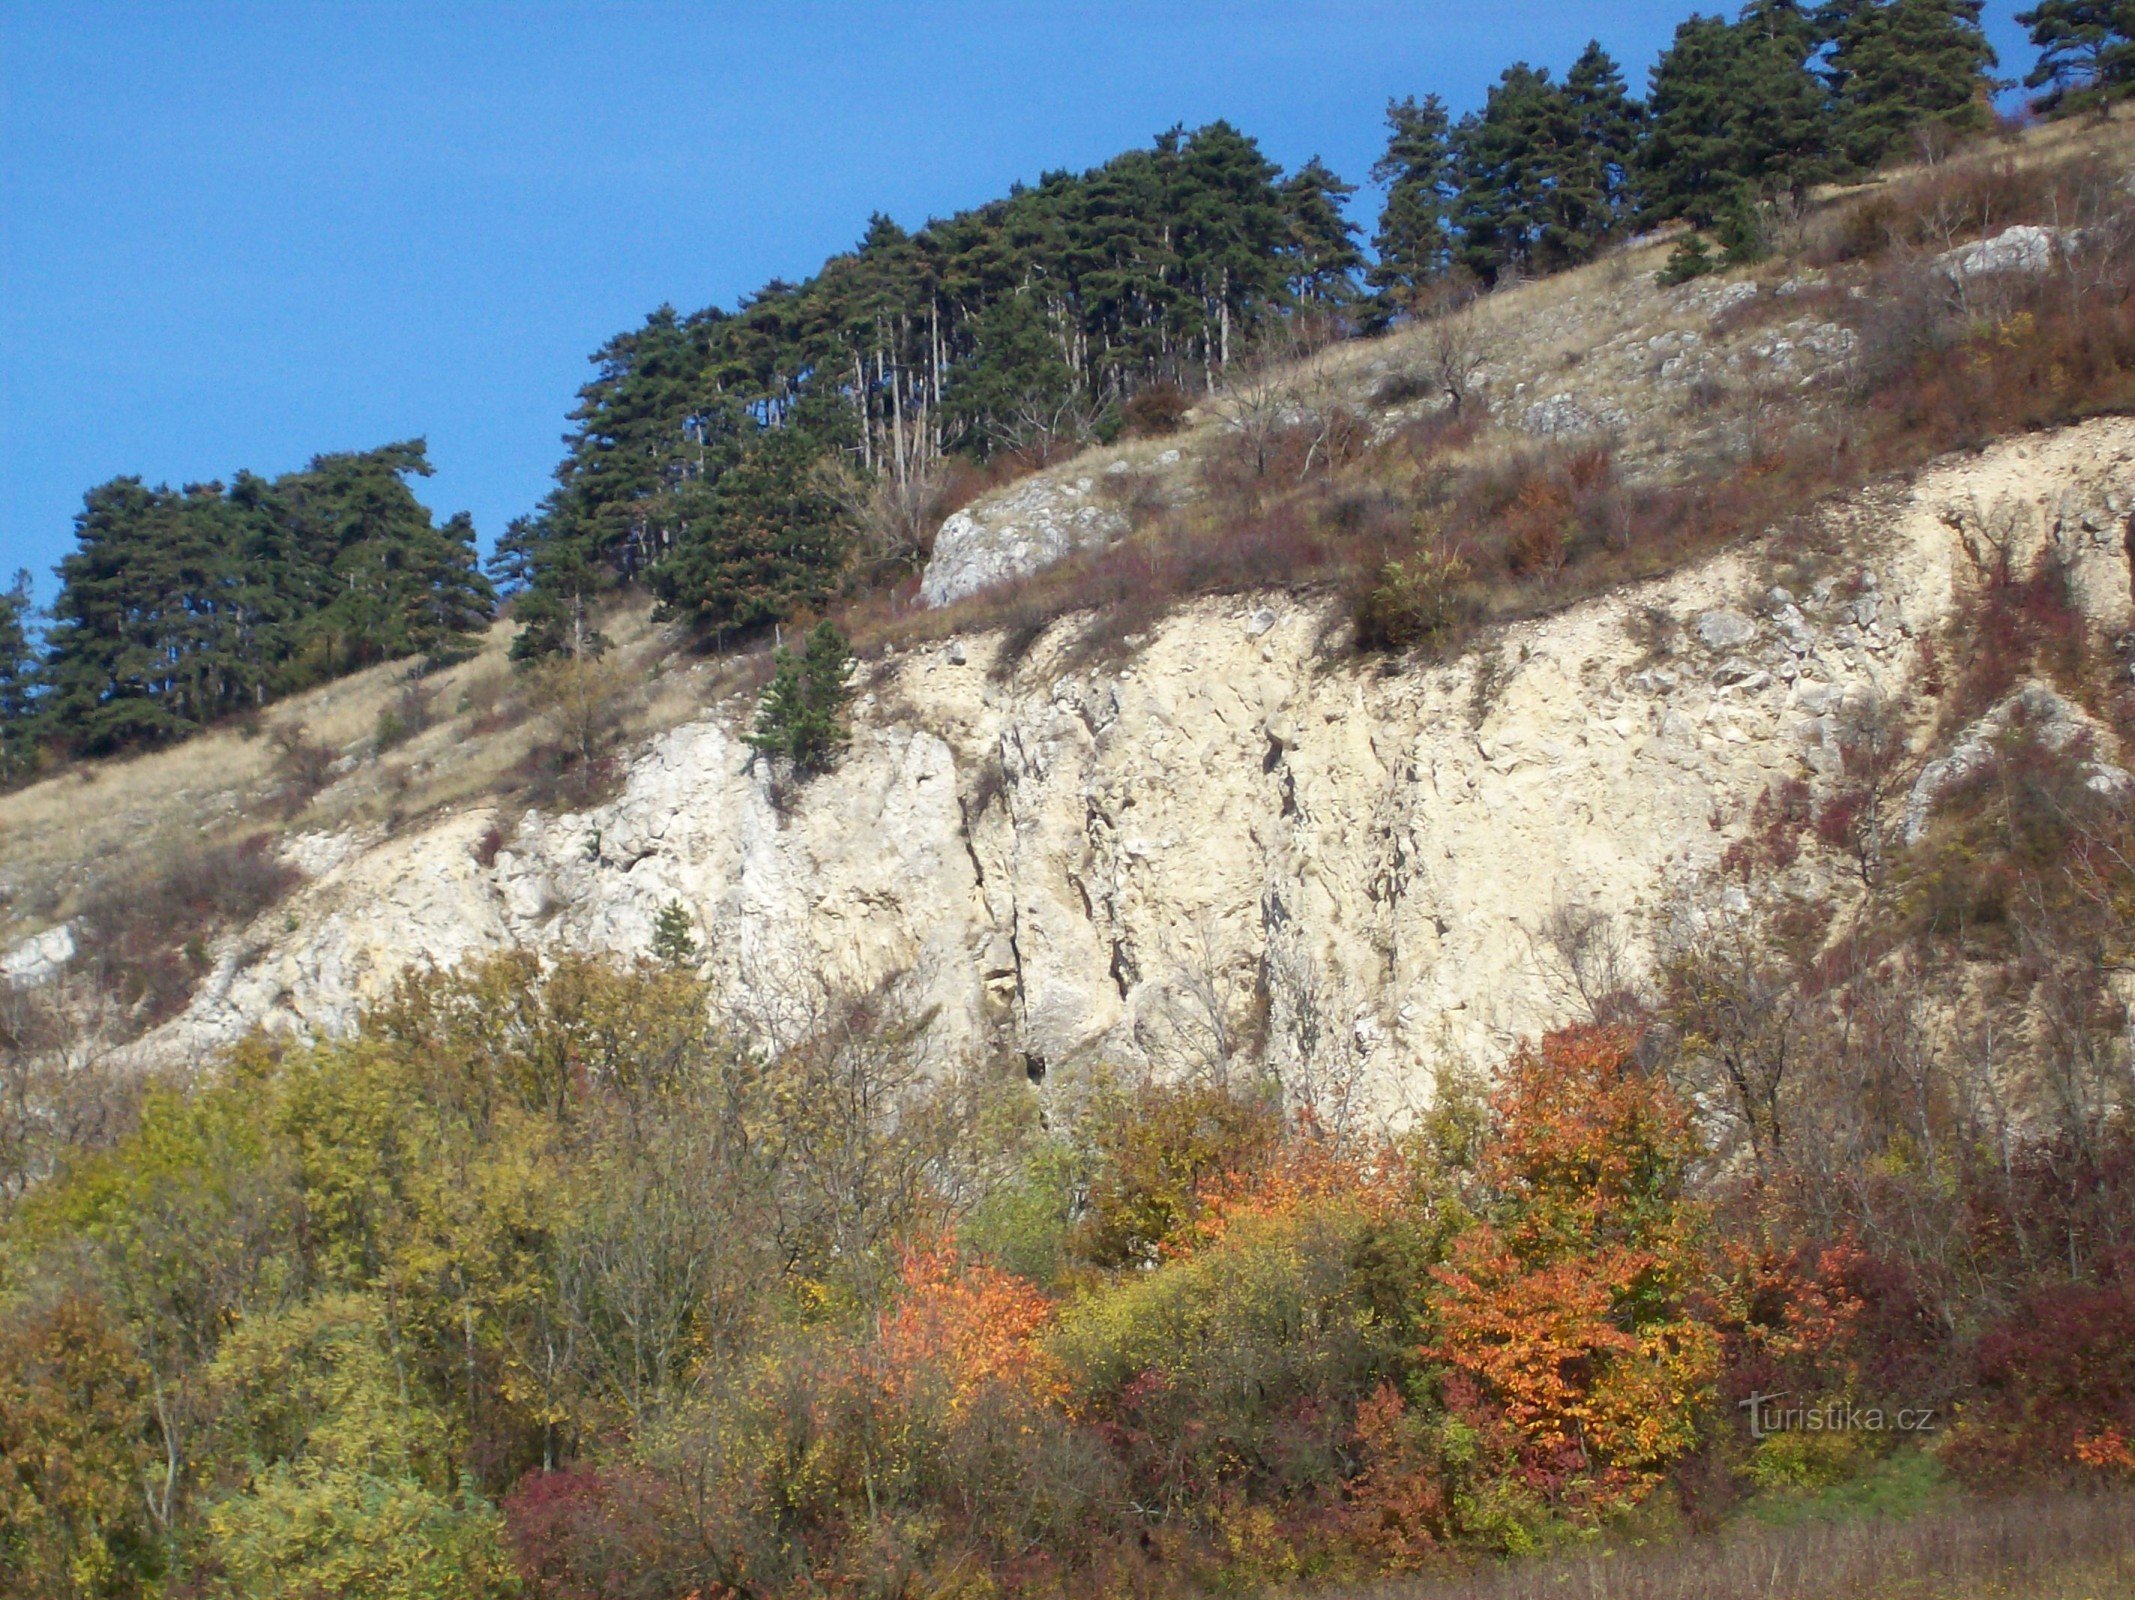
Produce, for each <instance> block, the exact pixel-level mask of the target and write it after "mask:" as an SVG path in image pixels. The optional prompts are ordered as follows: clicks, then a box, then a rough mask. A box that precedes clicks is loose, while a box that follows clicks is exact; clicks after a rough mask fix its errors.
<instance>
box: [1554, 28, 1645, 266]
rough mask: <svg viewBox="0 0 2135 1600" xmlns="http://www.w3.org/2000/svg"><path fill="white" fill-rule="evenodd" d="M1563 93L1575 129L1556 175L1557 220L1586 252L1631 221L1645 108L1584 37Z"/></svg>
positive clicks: (1612, 62) (1605, 56) (1607, 57)
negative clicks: (1635, 167) (1635, 173)
mask: <svg viewBox="0 0 2135 1600" xmlns="http://www.w3.org/2000/svg"><path fill="white" fill-rule="evenodd" d="M1564 98H1565V101H1566V103H1567V104H1568V105H1569V107H1570V110H1571V118H1572V123H1573V126H1574V128H1575V129H1576V133H1575V136H1574V143H1573V145H1572V149H1571V151H1570V152H1569V153H1568V159H1567V160H1566V161H1565V163H1564V166H1563V168H1562V170H1561V172H1560V174H1559V177H1558V183H1557V187H1558V191H1559V199H1558V202H1557V211H1558V214H1559V218H1560V224H1559V225H1560V226H1561V227H1562V228H1563V229H1564V230H1565V233H1566V236H1567V238H1572V239H1579V238H1583V239H1585V240H1588V241H1590V243H1589V244H1588V245H1587V246H1586V247H1585V248H1586V252H1587V253H1588V254H1591V253H1592V250H1593V248H1594V246H1596V245H1598V244H1600V243H1603V242H1606V241H1607V240H1609V239H1611V238H1613V237H1615V236H1616V235H1617V234H1618V233H1620V232H1621V231H1622V230H1623V229H1624V228H1625V227H1626V226H1627V225H1628V224H1629V222H1630V220H1631V212H1632V201H1633V194H1632V189H1633V168H1634V165H1635V163H1636V161H1637V159H1638V148H1639V144H1640V141H1641V140H1643V139H1644V137H1645V122H1646V110H1645V107H1644V106H1642V105H1640V104H1639V103H1638V102H1637V101H1636V100H1634V99H1632V98H1631V94H1630V91H1629V90H1628V89H1627V88H1626V87H1625V85H1624V76H1623V69H1622V68H1621V67H1619V66H1618V65H1617V64H1616V60H1615V58H1614V57H1612V56H1611V55H1610V54H1609V53H1608V52H1607V51H1606V50H1604V49H1602V48H1601V41H1599V40H1598V39H1593V40H1589V41H1588V42H1587V46H1586V48H1585V49H1584V50H1582V51H1581V52H1580V53H1579V59H1578V60H1577V61H1574V62H1573V63H1572V67H1571V70H1570V71H1569V72H1567V73H1566V74H1565V75H1564Z"/></svg>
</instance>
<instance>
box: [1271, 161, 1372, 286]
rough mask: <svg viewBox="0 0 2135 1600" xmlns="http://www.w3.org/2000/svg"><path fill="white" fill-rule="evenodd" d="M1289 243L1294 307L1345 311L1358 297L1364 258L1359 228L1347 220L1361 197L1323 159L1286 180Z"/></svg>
mask: <svg viewBox="0 0 2135 1600" xmlns="http://www.w3.org/2000/svg"><path fill="white" fill-rule="evenodd" d="M1280 192H1281V195H1282V206H1283V213H1284V216H1285V219H1286V224H1287V231H1288V239H1287V242H1286V243H1285V245H1284V249H1283V255H1284V265H1285V288H1286V289H1287V291H1288V294H1289V298H1290V300H1291V302H1292V303H1293V304H1296V305H1300V306H1310V307H1314V308H1316V309H1320V310H1329V311H1341V310H1344V309H1346V308H1347V307H1348V306H1349V304H1350V302H1352V301H1353V300H1355V299H1356V295H1357V274H1358V273H1359V272H1361V271H1363V269H1364V256H1363V253H1362V252H1361V251H1359V250H1358V249H1357V242H1356V239H1357V233H1358V231H1359V230H1358V228H1357V225H1356V224H1355V223H1354V222H1351V221H1350V220H1349V218H1348V217H1346V216H1344V215H1343V208H1344V207H1345V206H1347V205H1348V203H1349V197H1350V196H1351V195H1353V194H1355V193H1356V192H1357V186H1356V185H1355V184H1353V183H1344V182H1343V181H1342V180H1341V179H1340V178H1339V177H1338V176H1336V175H1335V172H1334V169H1333V168H1331V167H1329V166H1328V165H1327V164H1326V163H1325V162H1324V161H1322V160H1320V158H1319V157H1318V156H1314V157H1313V158H1312V159H1311V160H1310V161H1307V162H1306V163H1305V164H1304V165H1303V166H1301V167H1299V168H1298V169H1297V171H1296V172H1294V173H1292V174H1291V175H1290V176H1289V177H1287V178H1285V179H1284V180H1283V182H1282V186H1281V190H1280Z"/></svg>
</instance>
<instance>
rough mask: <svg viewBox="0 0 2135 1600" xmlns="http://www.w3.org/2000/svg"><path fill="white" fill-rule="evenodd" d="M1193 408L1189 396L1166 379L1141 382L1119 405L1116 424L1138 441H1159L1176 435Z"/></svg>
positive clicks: (1191, 399)
mask: <svg viewBox="0 0 2135 1600" xmlns="http://www.w3.org/2000/svg"><path fill="white" fill-rule="evenodd" d="M1192 409H1193V397H1192V396H1191V395H1189V394H1187V392H1186V391H1185V390H1184V389H1182V388H1180V387H1179V386H1178V385H1177V384H1176V383H1173V382H1171V381H1170V380H1169V379H1159V380H1158V381H1157V382H1155V383H1145V384H1143V385H1142V386H1141V387H1140V388H1139V389H1137V390H1135V391H1134V393H1132V394H1131V395H1129V396H1127V399H1126V402H1125V403H1124V404H1123V405H1121V406H1120V408H1119V415H1120V421H1121V422H1122V423H1124V424H1125V426H1126V430H1127V432H1128V433H1130V434H1132V435H1133V436H1134V437H1136V438H1138V439H1160V438H1162V437H1164V436H1165V435H1166V434H1171V433H1177V432H1178V431H1179V429H1180V428H1181V427H1182V426H1184V424H1185V422H1186V413H1187V412H1189V411H1191V410H1192Z"/></svg>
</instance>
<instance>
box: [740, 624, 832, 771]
mask: <svg viewBox="0 0 2135 1600" xmlns="http://www.w3.org/2000/svg"><path fill="white" fill-rule="evenodd" d="M774 660H775V661H776V662H777V667H776V670H775V671H774V672H773V673H772V676H771V682H770V683H769V684H768V685H767V686H766V687H765V689H764V692H763V697H762V698H761V699H760V700H759V701H758V702H757V706H756V726H755V727H754V728H753V729H752V730H751V731H750V733H749V735H748V741H749V748H750V749H752V750H754V751H755V752H756V753H757V754H758V755H760V756H765V757H768V758H770V759H771V760H773V761H775V762H776V761H783V762H785V763H786V764H787V765H788V767H790V769H791V770H792V772H793V774H794V776H795V777H798V778H808V777H813V776H815V775H817V774H819V773H824V772H828V771H829V770H830V769H831V768H832V767H833V766H835V765H836V764H837V759H838V757H839V755H840V754H841V753H842V752H843V751H844V749H845V746H846V744H847V742H848V740H849V737H850V736H849V735H848V734H847V732H846V729H845V707H846V704H847V702H849V701H850V700H851V699H852V689H851V686H850V684H849V682H848V680H849V679H850V678H851V676H852V668H853V656H852V650H851V647H850V646H848V645H847V644H846V642H845V635H844V634H843V633H842V632H841V631H840V630H839V628H838V626H837V624H835V623H832V622H820V623H817V624H816V628H815V631H814V632H813V633H811V634H809V636H808V644H807V648H806V649H805V650H803V651H802V653H801V655H800V656H799V657H798V658H796V657H795V656H794V655H793V653H792V652H791V651H789V650H786V649H783V648H781V649H780V650H779V651H778V653H777V655H776V656H775V657H774Z"/></svg>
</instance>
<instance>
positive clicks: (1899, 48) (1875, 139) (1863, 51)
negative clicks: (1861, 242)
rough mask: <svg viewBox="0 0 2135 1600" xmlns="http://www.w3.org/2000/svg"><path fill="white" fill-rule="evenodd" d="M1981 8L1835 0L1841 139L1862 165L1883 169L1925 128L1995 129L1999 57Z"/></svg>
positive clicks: (1833, 73) (1830, 72)
mask: <svg viewBox="0 0 2135 1600" xmlns="http://www.w3.org/2000/svg"><path fill="white" fill-rule="evenodd" d="M1980 11H1981V5H1980V0H1835V4H1834V5H1833V6H1831V7H1827V8H1826V10H1825V12H1824V13H1823V15H1822V17H1821V19H1820V20H1821V21H1822V22H1823V24H1824V26H1825V27H1826V28H1827V29H1828V30H1829V31H1830V33H1831V36H1832V49H1831V55H1830V60H1829V64H1828V69H1827V76H1828V77H1829V79H1830V83H1831V93H1832V102H1833V108H1834V116H1835V119H1836V121H1835V127H1834V137H1835V139H1836V141H1837V145H1838V148H1839V150H1840V151H1841V152H1842V153H1843V155H1844V156H1845V159H1846V160H1847V161H1848V162H1849V163H1850V164H1851V165H1852V166H1854V167H1855V168H1858V169H1861V170H1869V169H1872V168H1874V167H1875V166H1876V165H1877V164H1878V163H1880V162H1881V161H1883V160H1884V158H1885V157H1887V156H1888V155H1890V153H1891V152H1892V151H1893V150H1896V149H1898V148H1899V147H1900V145H1901V142H1902V141H1903V140H1904V139H1905V138H1906V136H1907V135H1909V134H1912V133H1914V132H1915V131H1917V130H1922V129H1932V130H1939V131H1941V132H1943V133H1960V134H1961V133H1969V132H1973V131H1975V130H1977V129H1980V128H1984V127H1986V126H1987V125H1988V123H1989V122H1990V121H1991V120H1992V116H1993V112H1992V100H1991V95H1992V92H1993V79H1992V78H1991V77H1990V76H1989V73H1990V71H1991V69H1992V68H1993V67H1994V65H1995V55H1994V49H1993V46H1991V45H1990V44H1988V42H1987V36H1986V34H1985V33H1984V32H1983V31H1982V30H1981V27H1980V20H1979V19H1980Z"/></svg>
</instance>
